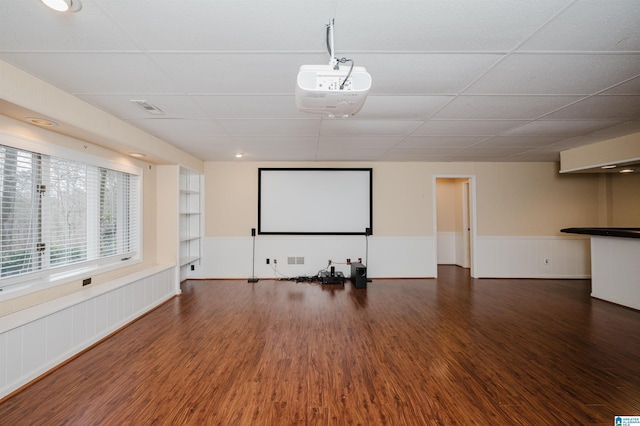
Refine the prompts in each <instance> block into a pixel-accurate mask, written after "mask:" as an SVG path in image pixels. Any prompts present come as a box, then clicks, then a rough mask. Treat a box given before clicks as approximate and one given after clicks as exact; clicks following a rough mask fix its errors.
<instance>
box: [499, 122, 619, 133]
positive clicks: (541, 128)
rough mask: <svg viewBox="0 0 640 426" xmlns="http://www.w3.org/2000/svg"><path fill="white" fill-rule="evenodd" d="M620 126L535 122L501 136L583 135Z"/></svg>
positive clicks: (590, 123)
mask: <svg viewBox="0 0 640 426" xmlns="http://www.w3.org/2000/svg"><path fill="white" fill-rule="evenodd" d="M618 124H622V121H615V120H537V121H532V122H530V123H527V124H525V125H523V126H520V127H517V128H515V129H511V130H508V131H506V132H504V133H503V135H566V136H578V135H584V134H587V133H590V132H594V131H596V130H601V129H606V128H607V127H612V126H616V125H618Z"/></svg>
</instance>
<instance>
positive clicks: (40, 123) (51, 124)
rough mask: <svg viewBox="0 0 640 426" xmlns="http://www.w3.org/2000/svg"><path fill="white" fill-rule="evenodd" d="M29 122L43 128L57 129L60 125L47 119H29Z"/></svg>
mask: <svg viewBox="0 0 640 426" xmlns="http://www.w3.org/2000/svg"><path fill="white" fill-rule="evenodd" d="M27 121H28V122H29V123H31V124H35V125H36V126H41V127H56V126H57V125H58V123H56V122H55V121H51V120H47V119H46V118H39V117H27Z"/></svg>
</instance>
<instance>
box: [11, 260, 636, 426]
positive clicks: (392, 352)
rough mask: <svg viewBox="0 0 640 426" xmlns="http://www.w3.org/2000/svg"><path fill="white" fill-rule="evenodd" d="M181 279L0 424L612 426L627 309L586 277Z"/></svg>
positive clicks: (625, 381) (621, 385)
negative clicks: (328, 281)
mask: <svg viewBox="0 0 640 426" xmlns="http://www.w3.org/2000/svg"><path fill="white" fill-rule="evenodd" d="M439 275H440V277H439V278H438V279H437V280H374V281H373V282H372V283H369V285H368V288H367V289H366V290H361V289H355V288H352V287H351V285H350V284H349V283H347V284H345V285H344V286H340V285H332V286H320V285H312V284H307V283H299V284H296V283H294V282H288V281H273V280H260V281H259V282H258V283H255V284H250V283H247V282H246V281H190V282H186V283H184V284H183V295H182V296H181V297H178V298H175V299H172V300H170V301H169V302H167V303H166V304H164V305H163V306H161V307H160V308H158V309H156V310H155V311H153V312H152V313H150V314H149V315H147V316H145V317H143V318H142V319H140V320H138V321H136V322H135V323H133V324H132V325H130V326H129V327H127V328H125V329H124V330H122V331H121V332H119V333H117V334H116V335H114V336H112V337H111V338H109V339H107V340H105V341H104V342H102V343H101V344H99V345H97V346H96V347H94V348H93V349H91V350H90V351H88V352H86V353H84V354H82V355H81V356H79V357H78V358H76V359H75V360H73V361H71V362H69V363H68V364H66V365H64V366H63V367H61V368H59V369H58V370H56V371H55V372H53V373H52V374H50V375H48V376H46V377H45V378H43V379H42V380H40V381H38V382H36V383H34V384H33V385H31V386H30V387H28V388H26V389H25V390H23V391H22V392H20V393H18V394H16V395H15V396H13V397H12V398H9V399H7V400H5V401H4V402H3V403H2V404H0V424H2V425H23V424H25V425H26V424H29V425H32V424H54V425H58V424H69V425H71V424H72V425H88V424H118V425H121V424H176V425H179V424H198V425H199V424H216V425H225V426H226V425H288V424H299V425H316V424H321V425H323V424H331V425H334V424H335V425H343V424H344V425H348V424H362V425H382V424H389V425H587V424H600V425H612V424H613V418H614V415H639V414H640V312H638V311H633V310H630V309H625V308H622V307H619V306H615V305H612V304H609V303H606V302H602V301H599V300H595V299H591V298H590V297H589V291H590V289H589V286H590V284H589V281H587V280H513V279H509V280H507V279H501V280H493V279H482V280H474V279H470V278H469V275H468V271H467V270H464V269H461V268H458V267H453V266H441V267H440V268H439Z"/></svg>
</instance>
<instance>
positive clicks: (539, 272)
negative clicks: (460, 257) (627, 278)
mask: <svg viewBox="0 0 640 426" xmlns="http://www.w3.org/2000/svg"><path fill="white" fill-rule="evenodd" d="M545 259H548V263H545ZM475 261H476V264H475V274H476V277H478V278H589V277H590V276H591V255H590V244H589V238H583V237H572V236H567V237H563V236H560V237H556V236H550V237H527V236H522V237H514V236H509V237H486V236H485V237H482V236H477V237H476V253H475Z"/></svg>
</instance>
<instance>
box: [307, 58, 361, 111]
mask: <svg viewBox="0 0 640 426" xmlns="http://www.w3.org/2000/svg"><path fill="white" fill-rule="evenodd" d="M352 68H353V69H352V70H350V67H348V66H344V67H342V66H338V69H334V67H333V66H332V65H303V66H301V67H300V72H299V73H298V80H297V84H296V105H297V106H298V109H299V110H300V111H303V112H310V113H316V114H324V115H327V116H330V117H349V116H352V115H354V114H355V113H357V112H358V111H360V110H361V109H362V106H363V105H364V101H365V100H366V99H367V95H368V94H369V89H371V75H369V73H368V72H367V70H366V69H364V68H363V67H352Z"/></svg>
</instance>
